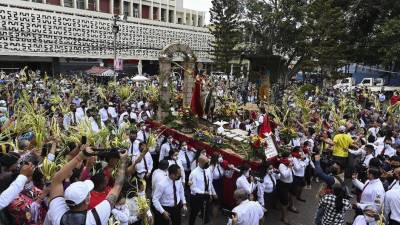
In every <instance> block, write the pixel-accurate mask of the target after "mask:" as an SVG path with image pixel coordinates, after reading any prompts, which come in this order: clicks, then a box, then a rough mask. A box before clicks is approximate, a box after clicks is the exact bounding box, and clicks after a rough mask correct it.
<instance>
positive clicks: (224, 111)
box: [216, 102, 238, 121]
mask: <svg viewBox="0 0 400 225" xmlns="http://www.w3.org/2000/svg"><path fill="white" fill-rule="evenodd" d="M237 110H238V105H237V103H236V102H224V103H223V104H222V107H221V108H219V109H217V112H216V115H217V116H218V117H219V118H221V119H223V120H226V121H229V120H230V119H231V118H233V117H235V116H236V113H237Z"/></svg>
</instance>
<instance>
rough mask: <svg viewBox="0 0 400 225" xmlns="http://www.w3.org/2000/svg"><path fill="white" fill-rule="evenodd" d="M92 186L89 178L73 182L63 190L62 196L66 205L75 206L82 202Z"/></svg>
mask: <svg viewBox="0 0 400 225" xmlns="http://www.w3.org/2000/svg"><path fill="white" fill-rule="evenodd" d="M93 188H94V184H93V182H92V181H91V180H85V181H78V182H74V183H72V184H71V185H69V187H68V188H67V189H66V190H65V193H64V198H65V201H66V202H67V204H68V205H70V206H76V205H79V204H80V203H82V202H83V201H84V200H85V199H86V197H87V196H88V195H89V193H90V191H92V190H93Z"/></svg>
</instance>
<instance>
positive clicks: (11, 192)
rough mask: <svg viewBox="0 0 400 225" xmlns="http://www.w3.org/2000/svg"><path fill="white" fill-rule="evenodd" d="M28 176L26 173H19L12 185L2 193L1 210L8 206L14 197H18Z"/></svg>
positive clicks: (0, 197)
mask: <svg viewBox="0 0 400 225" xmlns="http://www.w3.org/2000/svg"><path fill="white" fill-rule="evenodd" d="M27 181H28V178H27V177H26V176H24V175H21V174H20V175H18V177H17V179H15V180H14V181H13V182H12V183H11V184H10V186H9V187H8V188H7V189H6V190H4V191H3V192H1V194H0V210H2V209H4V208H5V207H7V206H8V205H9V204H10V203H11V202H12V201H14V199H16V198H17V196H18V195H19V193H21V191H22V190H23V189H24V186H25V183H26V182H27Z"/></svg>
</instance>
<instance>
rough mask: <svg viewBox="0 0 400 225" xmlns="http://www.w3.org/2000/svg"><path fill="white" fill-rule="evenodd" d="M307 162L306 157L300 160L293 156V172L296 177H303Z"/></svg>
mask: <svg viewBox="0 0 400 225" xmlns="http://www.w3.org/2000/svg"><path fill="white" fill-rule="evenodd" d="M308 163H309V161H308V158H306V159H305V160H301V159H298V158H296V157H293V174H294V175H295V176H297V177H304V174H305V172H306V167H307V165H308Z"/></svg>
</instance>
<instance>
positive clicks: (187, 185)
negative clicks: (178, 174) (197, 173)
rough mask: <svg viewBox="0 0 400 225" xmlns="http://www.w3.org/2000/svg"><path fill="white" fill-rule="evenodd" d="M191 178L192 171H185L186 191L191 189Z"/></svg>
mask: <svg viewBox="0 0 400 225" xmlns="http://www.w3.org/2000/svg"><path fill="white" fill-rule="evenodd" d="M189 176H190V171H185V189H186V190H187V189H189Z"/></svg>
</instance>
